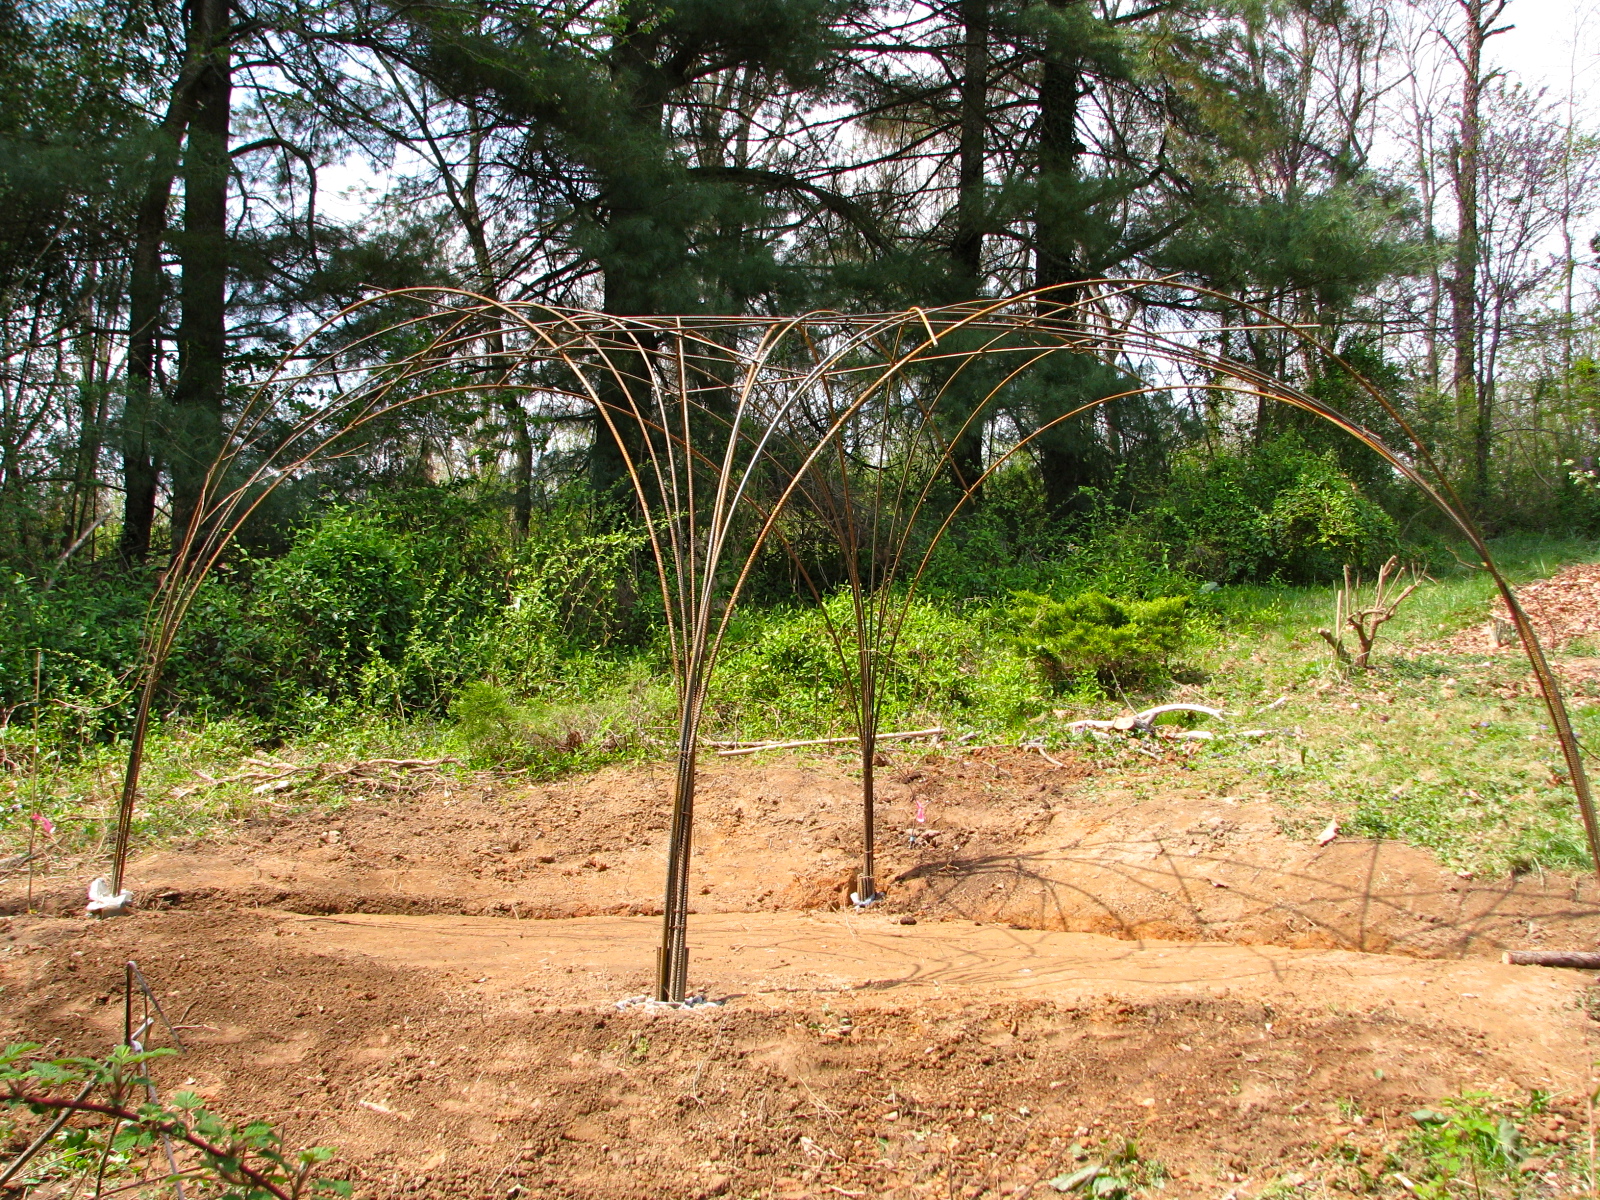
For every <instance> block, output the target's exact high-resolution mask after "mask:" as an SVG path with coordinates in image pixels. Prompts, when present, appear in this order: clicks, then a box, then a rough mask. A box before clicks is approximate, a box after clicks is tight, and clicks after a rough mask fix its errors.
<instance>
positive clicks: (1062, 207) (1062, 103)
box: [1033, 0, 1094, 511]
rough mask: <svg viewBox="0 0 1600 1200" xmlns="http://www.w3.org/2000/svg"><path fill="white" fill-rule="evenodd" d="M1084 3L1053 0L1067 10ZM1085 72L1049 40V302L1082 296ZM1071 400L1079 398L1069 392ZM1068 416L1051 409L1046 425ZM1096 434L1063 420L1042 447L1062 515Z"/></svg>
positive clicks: (1039, 214) (1040, 230)
mask: <svg viewBox="0 0 1600 1200" xmlns="http://www.w3.org/2000/svg"><path fill="white" fill-rule="evenodd" d="M1081 2H1082V0H1049V3H1050V7H1052V8H1054V9H1057V10H1062V11H1064V10H1065V9H1066V8H1068V7H1069V4H1071V3H1081ZM1083 95H1084V86H1083V71H1082V66H1081V63H1080V62H1079V59H1078V57H1077V55H1076V54H1074V53H1073V48H1072V47H1070V46H1065V45H1062V44H1060V42H1059V39H1058V38H1057V37H1055V36H1052V37H1050V38H1049V39H1047V42H1046V47H1045V53H1044V62H1043V63H1042V64H1041V68H1040V73H1039V111H1038V116H1037V118H1036V125H1035V129H1036V131H1037V132H1036V136H1037V138H1038V163H1037V188H1038V195H1037V199H1036V200H1035V202H1034V280H1033V282H1034V286H1035V287H1038V288H1056V289H1058V290H1056V291H1053V292H1051V293H1050V294H1049V295H1048V297H1047V298H1046V299H1045V300H1044V301H1042V302H1041V304H1042V306H1043V307H1048V306H1049V305H1050V304H1065V303H1070V302H1071V301H1072V300H1074V299H1075V298H1076V289H1074V288H1072V287H1070V286H1065V287H1063V286H1062V285H1071V284H1074V283H1081V282H1082V281H1083V274H1082V267H1081V266H1080V263H1079V255H1078V253H1077V248H1076V245H1077V232H1078V231H1077V229H1076V228H1075V226H1076V224H1077V222H1078V221H1079V220H1081V219H1082V214H1081V213H1080V212H1078V210H1077V202H1078V201H1077V190H1078V189H1077V184H1078V182H1079V179H1080V175H1081V172H1082V161H1081V160H1082V157H1083V149H1084V147H1083V143H1082V142H1080V141H1079V140H1078V102H1079V101H1080V100H1081V99H1082V98H1083ZM1062 399H1063V400H1064V401H1066V402H1069V403H1070V402H1071V401H1072V400H1074V399H1076V397H1073V396H1070V395H1065V396H1063V397H1062ZM1059 415H1060V414H1059V413H1057V412H1055V411H1052V410H1051V409H1050V408H1045V409H1043V410H1041V412H1040V413H1039V418H1040V420H1041V422H1042V421H1045V420H1049V419H1051V418H1053V417H1056V416H1059ZM1093 436H1094V425H1093V418H1092V416H1090V415H1089V414H1085V415H1084V416H1083V417H1080V418H1076V419H1074V420H1072V421H1067V422H1063V423H1062V424H1061V425H1058V426H1056V427H1055V428H1054V429H1052V430H1050V431H1049V432H1048V433H1045V434H1043V435H1041V436H1040V437H1039V438H1038V440H1037V441H1036V442H1035V446H1036V447H1037V450H1036V454H1037V456H1038V462H1039V470H1040V474H1041V476H1042V481H1043V483H1044V492H1045V498H1046V500H1047V501H1048V503H1049V504H1050V506H1051V507H1052V508H1054V509H1056V510H1058V511H1059V510H1062V509H1065V508H1068V507H1070V506H1071V505H1072V504H1073V502H1074V501H1075V499H1076V498H1077V496H1078V494H1079V491H1080V489H1081V488H1083V487H1084V486H1085V485H1087V484H1089V483H1090V482H1091V481H1092V474H1091V469H1090V464H1089V461H1088V457H1087V455H1086V454H1085V450H1086V449H1087V447H1088V445H1089V443H1090V442H1091V441H1092V439H1093Z"/></svg>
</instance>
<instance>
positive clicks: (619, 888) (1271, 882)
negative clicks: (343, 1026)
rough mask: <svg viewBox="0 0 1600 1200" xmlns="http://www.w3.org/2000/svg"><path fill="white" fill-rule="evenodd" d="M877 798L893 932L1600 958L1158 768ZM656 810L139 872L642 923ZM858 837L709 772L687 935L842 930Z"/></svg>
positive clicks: (298, 847)
mask: <svg viewBox="0 0 1600 1200" xmlns="http://www.w3.org/2000/svg"><path fill="white" fill-rule="evenodd" d="M880 779H881V780H882V784H881V791H880V802H879V807H878V813H879V822H878V838H879V846H880V848H881V864H880V871H879V875H880V880H882V881H883V882H884V884H885V891H886V892H887V893H888V901H887V908H888V910H889V911H891V912H896V913H910V914H913V915H915V916H917V917H919V918H920V919H922V920H940V919H945V918H959V919H965V920H981V921H1001V922H1005V923H1008V924H1014V925H1018V926H1021V927H1025V928H1030V929H1053V930H1066V931H1078V932H1091V933H1100V934H1105V935H1108V936H1111V937H1117V938H1151V937H1154V938H1162V939H1167V940H1196V939H1204V940H1213V941H1231V942H1242V943H1264V944H1272V945H1280V946H1290V947H1302V948H1304V947H1345V948H1352V949H1363V950H1373V951H1384V952H1391V953H1401V954H1409V955H1418V956H1426V957H1435V956H1463V955H1466V956H1489V957H1498V956H1499V954H1500V953H1501V952H1502V951H1503V950H1505V949H1527V948H1534V949H1537V948H1547V949H1589V948H1592V947H1593V946H1594V945H1595V944H1596V943H1597V942H1600V904H1597V896H1600V889H1597V886H1596V883H1595V881H1594V880H1593V878H1592V877H1587V876H1577V877H1575V876H1564V875H1559V874H1554V873H1541V874H1528V875H1522V876H1510V877H1507V878H1504V879H1498V880H1478V879H1463V878H1460V877H1458V876H1457V875H1456V874H1455V873H1453V872H1451V871H1448V870H1446V869H1444V868H1442V867H1440V865H1439V864H1438V862H1437V861H1436V860H1435V859H1434V858H1433V857H1432V856H1431V855H1430V854H1428V853H1427V852H1426V851H1422V850H1418V849H1414V848H1411V847H1408V846H1405V845H1403V844H1401V843H1398V842H1386V841H1369V840H1363V839H1347V838H1340V839H1338V840H1336V841H1334V842H1333V843H1332V844H1331V845H1327V846H1318V845H1317V844H1316V842H1315V841H1314V840H1313V838H1312V836H1311V835H1312V834H1313V833H1315V830H1309V829H1301V828H1299V827H1298V826H1297V825H1296V824H1294V823H1293V822H1292V821H1291V820H1290V819H1289V818H1288V816H1287V815H1286V814H1285V812H1284V811H1283V810H1282V809H1281V808H1279V807H1278V806H1277V805H1275V804H1273V803H1272V802H1270V801H1268V800H1266V799H1265V798H1263V797H1261V796H1259V795H1257V794H1255V793H1253V792H1251V791H1239V790H1235V791H1234V792H1233V793H1232V794H1219V793H1217V792H1213V791H1208V790H1206V789H1205V788H1204V787H1202V786H1201V785H1200V784H1198V783H1195V782H1193V781H1192V777H1189V776H1186V774H1185V773H1184V772H1183V771H1181V770H1179V769H1177V768H1175V767H1174V766H1171V765H1167V766H1158V765H1156V764H1151V766H1150V768H1149V769H1148V770H1122V769H1118V770H1116V771H1110V772H1107V771H1099V770H1096V769H1094V768H1093V767H1091V766H1090V765H1089V764H1087V763H1085V762H1082V761H1077V760H1071V759H1069V760H1067V763H1066V765H1065V767H1060V768H1058V767H1056V766H1054V765H1052V764H1051V763H1048V762H1046V761H1045V760H1044V759H1043V758H1041V757H1039V756H1037V755H1029V754H1023V753H1020V752H1017V751H1004V750H1000V751H992V750H991V751H982V752H977V753H961V754H949V755H936V754H930V755H924V754H922V753H921V752H918V753H916V754H912V755H907V754H901V755H897V756H896V762H895V763H894V765H893V766H892V767H891V768H887V769H885V770H884V771H883V772H882V774H881V775H880ZM667 786H668V779H667V775H666V773H665V772H664V771H663V770H661V769H659V768H657V769H650V768H629V769H615V770H608V771H605V772H602V773H600V774H598V775H595V776H592V777H588V778H584V779H574V780H570V781H567V782H564V783H558V784H551V785H539V786H520V787H515V788H509V789H508V788H505V787H504V786H503V785H493V784H478V785H469V786H466V787H461V788H457V789H456V790H453V791H431V792H427V793H425V794H421V795H414V796H393V797H383V798H379V799H354V800H352V801H351V802H350V803H349V804H348V805H347V806H345V807H344V808H342V809H340V810H338V811H329V810H326V809H323V810H318V811H314V812H309V813H305V814H302V815H298V816H292V817H287V818H283V819H264V820H258V821H255V822H252V823H250V824H247V825H245V826H243V827H240V828H236V829H234V830H231V831H229V832H228V833H226V834H225V835H222V836H219V837H216V838H213V839H208V840H205V841H202V842H198V843H196V844H193V845H190V846H185V847H182V848H174V849H168V850H164V851H161V852H159V853H155V854H150V855H147V856H144V857H142V858H140V859H137V860H136V861H135V862H134V863H133V865H132V867H131V868H130V878H131V879H132V881H133V883H134V886H135V887H136V888H138V889H139V890H140V892H141V896H142V900H141V903H142V904H144V906H145V907H150V908H186V909H192V908H207V909H234V908H238V907H241V906H244V907H270V908H275V909H280V910H284V911H291V912H299V913H347V912H365V913H394V914H400V913H412V914H427V913H436V914H447V913H448V914H460V915H501V916H508V917H519V918H544V919H548V918H554V917H573V916H586V915H596V914H613V915H630V914H631V915H638V914H652V913H657V912H659V911H660V900H659V895H660V888H661V881H662V878H663V874H664V869H663V862H664V860H663V853H664V848H663V839H664V831H665V814H666V811H667V806H666V800H665V795H666V788H667ZM919 812H920V813H921V814H922V816H923V818H924V819H923V820H922V821H920V822H919V821H918V820H917V819H916V818H917V814H918V813H919ZM858 813H859V782H858V781H857V779H856V778H855V777H854V776H853V775H852V774H851V772H850V771H849V770H848V768H847V767H846V766H845V765H842V764H841V762H839V761H835V760H828V759H820V758H819V759H812V760H798V759H789V758H780V759H778V760H776V761H772V762H769V763H751V762H748V761H743V760H740V761H737V762H729V761H726V760H724V761H721V762H718V761H717V760H712V762H711V763H709V764H708V766H707V768H706V771H705V774H704V777H703V782H702V784H701V790H700V798H699V801H698V805H697V816H696V834H695V839H696V840H695V855H694V885H695V890H696V894H695V897H694V902H695V906H696V909H697V911H700V912H708V913H709V912H761V911H766V912H772V911H794V910H806V909H818V908H822V909H829V908H840V907H843V906H844V905H845V904H846V902H847V901H846V898H847V897H848V895H849V893H850V891H851V890H852V888H853V887H854V886H855V870H856V854H857V849H856V848H857V846H858V845H859V841H860V833H859V826H858V820H859V818H858ZM1286 830H1292V831H1293V833H1292V835H1291V834H1290V833H1286V832H1285V831H1286ZM92 869H93V868H89V867H84V868H81V869H78V870H74V871H68V872H65V873H63V874H59V875H56V876H53V877H52V878H51V879H49V880H46V881H42V882H36V885H35V897H36V903H35V907H36V909H38V910H41V911H46V912H55V913H60V914H68V913H76V912H77V911H79V910H80V909H81V906H82V903H83V899H82V898H83V894H84V886H85V884H86V883H87V875H88V873H89V872H90V871H91V870H92ZM24 906H25V893H24V890H23V882H22V880H21V879H19V878H17V877H15V876H13V877H12V879H11V880H10V881H8V882H6V883H0V912H5V911H10V912H20V911H23V908H24Z"/></svg>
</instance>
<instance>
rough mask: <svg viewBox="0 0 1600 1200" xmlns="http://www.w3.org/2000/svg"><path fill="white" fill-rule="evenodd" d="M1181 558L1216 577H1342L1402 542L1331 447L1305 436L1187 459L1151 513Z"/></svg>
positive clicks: (1163, 537) (1187, 567)
mask: <svg viewBox="0 0 1600 1200" xmlns="http://www.w3.org/2000/svg"><path fill="white" fill-rule="evenodd" d="M1145 520H1146V521H1147V523H1148V524H1149V526H1150V527H1151V528H1152V529H1154V530H1156V531H1157V536H1158V538H1159V539H1160V540H1162V541H1165V542H1167V543H1168V544H1170V545H1171V546H1172V547H1173V551H1174V554H1175V557H1176V559H1177V565H1178V566H1179V567H1181V568H1182V569H1184V570H1187V571H1188V572H1190V573H1191V574H1194V575H1196V576H1198V577H1200V578H1202V579H1207V580H1212V581H1214V582H1217V583H1244V582H1251V581H1255V582H1264V581H1267V580H1279V581H1282V582H1286V583H1311V582H1317V581H1321V580H1328V579H1334V578H1337V577H1338V575H1339V572H1340V571H1341V570H1342V568H1343V566H1344V564H1345V563H1352V564H1354V565H1356V566H1358V567H1365V568H1372V567H1375V566H1376V565H1377V564H1378V563H1380V562H1382V561H1383V560H1384V559H1385V558H1387V557H1388V556H1389V555H1390V554H1392V553H1394V552H1395V551H1396V550H1397V549H1398V540H1399V536H1398V528H1397V526H1396V525H1395V522H1394V518H1392V517H1391V516H1389V514H1388V513H1387V512H1385V511H1384V510H1383V509H1382V508H1381V507H1379V506H1378V504H1376V503H1375V502H1374V501H1373V500H1371V499H1370V498H1369V497H1368V496H1366V495H1365V494H1364V493H1363V492H1362V491H1361V489H1360V488H1359V487H1358V486H1357V485H1356V483H1355V481H1354V480H1352V479H1351V478H1350V477H1349V476H1348V475H1346V474H1345V473H1344V472H1343V471H1341V470H1340V468H1339V465H1338V463H1337V462H1336V461H1335V459H1334V457H1333V456H1332V455H1331V454H1318V453H1315V452H1313V451H1312V450H1310V449H1308V448H1307V447H1306V446H1305V445H1304V444H1303V443H1302V442H1301V441H1300V440H1299V439H1297V438H1293V437H1290V438H1284V439H1282V440H1280V441H1277V442H1272V443H1269V444H1268V445H1265V446H1259V447H1255V448H1253V449H1251V450H1250V451H1248V452H1244V453H1233V452H1227V453H1221V454H1214V455H1210V456H1207V457H1205V458H1199V457H1191V458H1188V459H1184V460H1180V461H1179V462H1178V463H1177V464H1176V465H1175V467H1174V469H1173V473H1172V478H1171V482H1170V484H1169V486H1168V488H1167V492H1166V495H1165V497H1164V498H1163V499H1162V501H1161V502H1160V503H1159V504H1158V505H1157V506H1156V507H1155V508H1154V510H1153V511H1152V512H1151V513H1150V514H1149V515H1148V517H1147V518H1145Z"/></svg>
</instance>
